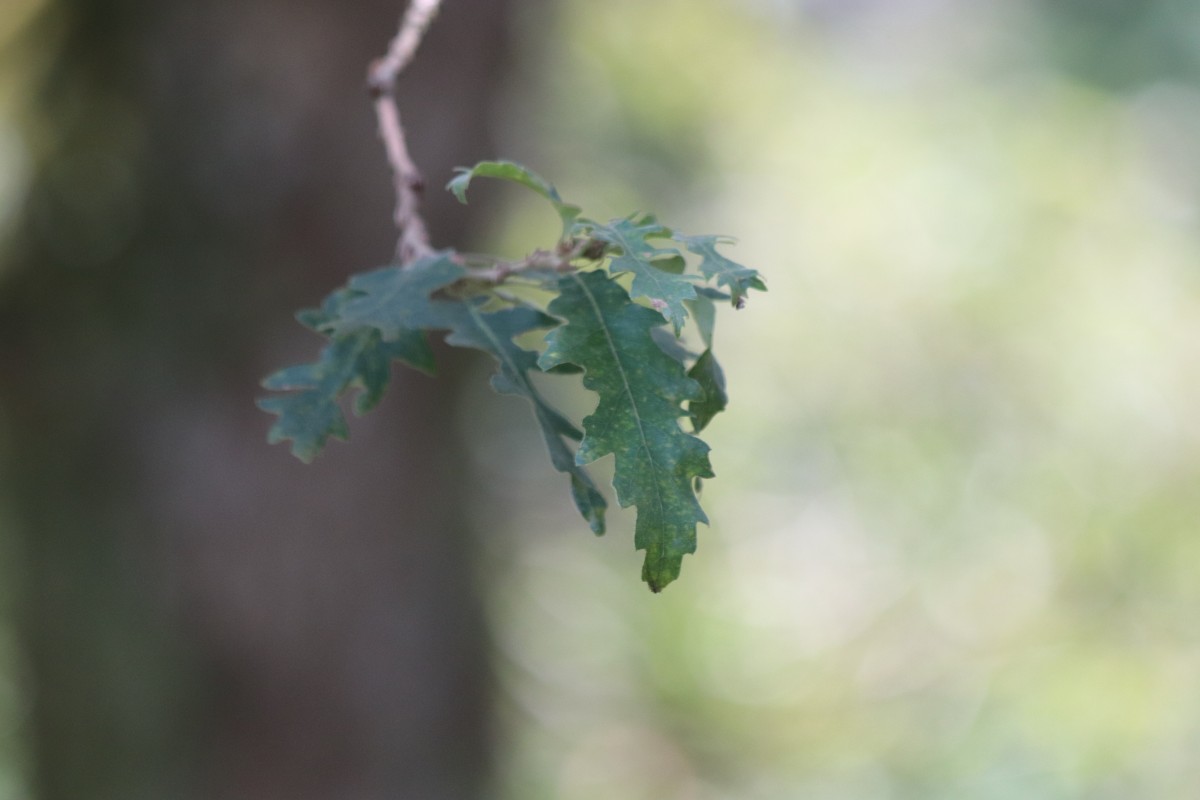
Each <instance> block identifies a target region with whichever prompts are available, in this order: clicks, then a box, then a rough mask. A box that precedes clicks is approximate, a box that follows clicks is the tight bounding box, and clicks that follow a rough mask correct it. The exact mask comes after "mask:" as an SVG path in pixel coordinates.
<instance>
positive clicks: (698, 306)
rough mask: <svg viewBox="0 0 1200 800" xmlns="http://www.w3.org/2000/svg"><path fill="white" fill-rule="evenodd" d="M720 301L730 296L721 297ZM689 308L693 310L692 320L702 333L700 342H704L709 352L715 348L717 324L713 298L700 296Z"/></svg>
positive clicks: (689, 304) (690, 303)
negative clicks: (714, 334) (714, 330)
mask: <svg viewBox="0 0 1200 800" xmlns="http://www.w3.org/2000/svg"><path fill="white" fill-rule="evenodd" d="M718 294H720V293H719V292H718ZM718 299H720V300H728V299H729V295H721V297H720V298H718ZM688 308H689V309H691V312H692V319H694V320H696V328H697V329H699V331H700V340H701V341H702V342H704V346H705V347H707V348H708V349H709V350H711V349H712V346H713V328H714V327H716V324H717V307H716V305H714V304H713V298H712V297H710V296H708V295H707V294H700V295H699V296H698V297H697V298H696V299H695V300H692V301H691V302H689V303H688Z"/></svg>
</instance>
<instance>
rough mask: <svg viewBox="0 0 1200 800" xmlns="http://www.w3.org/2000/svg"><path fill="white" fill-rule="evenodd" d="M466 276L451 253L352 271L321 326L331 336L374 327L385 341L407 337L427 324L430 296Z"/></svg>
mask: <svg viewBox="0 0 1200 800" xmlns="http://www.w3.org/2000/svg"><path fill="white" fill-rule="evenodd" d="M465 275H466V270H464V269H463V268H462V267H461V266H459V265H458V264H456V263H455V262H454V261H453V260H451V258H450V254H449V252H441V253H435V254H433V255H429V256H426V257H425V258H421V259H418V260H417V261H414V262H413V263H411V264H409V265H408V266H407V267H383V268H382V269H377V270H373V271H371V272H365V273H362V274H361V275H356V276H354V277H353V278H351V279H350V284H349V287H348V291H347V290H343V292H342V293H341V298H342V299H341V300H340V302H339V303H338V304H337V306H336V308H334V309H332V311H331V312H330V314H329V318H328V320H327V321H326V322H325V323H324V324H323V325H321V326H320V329H321V330H322V331H323V332H325V333H328V334H330V335H333V336H340V335H345V334H349V333H355V332H357V331H361V330H376V331H378V332H379V335H380V338H382V339H383V340H384V341H385V342H390V341H394V340H396V339H401V338H404V337H405V336H410V335H411V334H412V333H414V332H415V331H418V330H420V329H421V328H426V327H429V325H428V323H429V319H428V316H427V315H428V311H429V296H430V295H431V294H432V293H433V292H435V291H437V290H438V289H441V288H443V287H445V286H448V285H450V284H452V283H454V282H455V281H457V280H459V279H460V278H462V277H463V276H465Z"/></svg>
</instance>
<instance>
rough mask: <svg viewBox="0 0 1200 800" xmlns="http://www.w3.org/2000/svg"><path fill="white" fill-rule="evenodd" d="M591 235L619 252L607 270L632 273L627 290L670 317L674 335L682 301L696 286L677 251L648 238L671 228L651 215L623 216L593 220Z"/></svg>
mask: <svg viewBox="0 0 1200 800" xmlns="http://www.w3.org/2000/svg"><path fill="white" fill-rule="evenodd" d="M591 235H592V236H593V238H595V239H599V240H600V241H602V242H605V243H607V244H609V245H612V246H613V247H615V248H617V249H618V250H619V251H620V252H619V253H617V254H615V255H613V257H612V261H611V262H610V263H609V266H608V271H609V272H611V273H612V274H613V275H619V274H621V273H622V272H632V273H633V285H632V286H631V287H630V293H631V294H632V295H633V296H634V297H645V298H647V299H648V300H650V301H651V303H653V304H654V306H655V308H657V309H659V310H660V311H661V312H662V315H663V316H664V317H666V318H667V319H668V320H670V322H671V325H672V326H674V328H675V335H676V336H678V335H679V332H680V331H681V330H682V329H683V323H684V321H685V320H687V309H686V308H685V307H684V301H686V300H691V299H692V298H694V297H695V296H696V287H695V286H693V285H692V281H694V280H695V277H694V276H691V275H684V274H682V270H681V269H680V266H681V265H680V261H681V260H682V259H681V257H680V255H679V251H678V250H676V249H675V248H674V247H658V246H657V245H654V244H652V243H651V242H649V241H648V240H649V239H667V238H669V237H670V236H671V230H670V229H669V228H665V227H663V226H662V225H660V224H658V223H657V222H655V221H654V219H653V218H652V217H643V218H640V219H635V218H633V217H627V218H625V219H618V220H613V221H612V222H611V223H609V224H608V225H600V224H598V223H594V224H593V228H592V232H591ZM676 270H678V271H676Z"/></svg>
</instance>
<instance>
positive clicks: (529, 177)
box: [446, 161, 579, 233]
mask: <svg viewBox="0 0 1200 800" xmlns="http://www.w3.org/2000/svg"><path fill="white" fill-rule="evenodd" d="M457 172H458V175H456V176H454V178H453V179H451V181H450V182H449V183H448V184H446V188H447V189H449V190H450V191H451V192H453V193H454V196H455V197H457V198H458V202H460V203H466V202H467V187H469V186H470V185H471V179H472V178H497V179H499V180H504V181H512V182H513V183H519V184H521V185H522V186H524V187H525V188H527V189H532V190H533V191H535V192H537V193H538V194H540V195H541V196H542V197H544V198H546V199H547V200H549V201H550V204H551V205H552V206H554V210H555V211H557V212H558V216H559V218H560V219H561V220H562V223H563V232H564V233H565V232H566V230H567V229H568V228H569V227H571V223H573V222H574V221H575V218H576V217H578V216H579V206H573V205H571V204H570V203H564V202H563V199H562V198H561V197H559V194H558V190H557V189H555V188H554V185H553V184H551V183H550V181H548V180H546V179H545V178H543V177H542V176H541V175H538V174H537V173H536V172H534V171H533V170H531V169H528V168H526V167H523V166H522V165H520V164H516V163H514V162H512V161H480V162H479V163H478V164H476V165H475V166H473V167H471V168H470V169H467V168H466V167H459V168H458V170H457Z"/></svg>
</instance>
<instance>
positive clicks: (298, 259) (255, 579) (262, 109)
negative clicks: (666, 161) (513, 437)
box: [0, 0, 510, 800]
mask: <svg viewBox="0 0 1200 800" xmlns="http://www.w3.org/2000/svg"><path fill="white" fill-rule="evenodd" d="M509 6H510V4H509V3H508V2H497V0H452V2H448V3H447V4H446V8H445V9H444V10H443V13H442V16H441V17H440V18H439V19H438V20H437V21H436V22H435V24H434V26H433V28H432V29H431V32H430V35H429V37H428V38H427V40H426V42H425V45H424V47H423V48H422V51H421V53H420V54H419V55H418V58H417V61H416V63H415V64H414V65H413V67H412V68H411V69H410V71H409V73H407V74H406V75H405V76H404V77H403V78H402V80H401V87H400V88H401V94H400V104H401V111H402V113H403V114H404V117H405V121H406V124H407V127H408V128H409V131H410V146H411V148H412V150H413V152H414V156H415V158H416V160H417V162H418V164H419V165H420V166H421V167H422V169H423V170H424V171H425V173H426V175H427V177H428V183H429V185H430V186H431V187H433V188H432V191H431V192H430V196H429V198H428V201H427V206H426V208H427V211H428V216H429V217H430V224H431V229H432V233H433V238H434V243H435V245H447V244H450V243H452V242H454V243H462V237H463V235H464V233H465V232H466V230H467V229H466V228H465V227H464V225H463V224H461V223H465V222H466V221H467V219H466V216H465V215H466V212H465V211H463V210H461V207H457V206H455V207H453V208H452V207H451V202H450V201H449V200H448V199H447V198H444V197H443V196H442V194H443V193H441V192H440V191H438V190H437V187H439V186H440V185H441V184H442V183H443V182H444V180H445V179H446V178H447V177H448V175H449V169H450V167H451V166H452V165H453V164H468V163H472V162H473V161H474V160H476V159H478V158H481V157H485V156H491V155H494V153H493V152H492V148H491V146H490V144H489V141H488V134H487V131H488V125H487V119H486V113H487V111H488V110H489V108H490V107H491V105H492V103H491V98H493V97H494V95H495V93H496V91H497V89H498V81H500V80H501V77H502V75H503V73H504V68H505V64H506V63H507V52H506V47H507V38H506V30H507V21H506V20H507V16H508V14H509V13H510V8H509ZM402 10H403V3H402V2H401V0H387V1H386V2H384V0H368V2H360V3H355V4H345V3H337V2H317V1H316V0H309V1H308V2H296V1H295V0H215V1H214V2H206V3H191V2H185V0H53V1H52V2H50V4H49V7H48V10H47V12H46V13H45V14H44V18H43V19H42V21H41V23H40V24H39V25H37V26H35V28H34V29H33V30H32V31H31V33H30V35H29V36H28V37H27V39H26V42H25V45H24V47H25V50H24V51H23V55H24V56H25V57H29V58H36V59H45V60H46V63H47V64H48V66H47V67H46V68H45V69H44V72H43V77H44V80H43V82H42V83H41V84H40V85H39V86H37V87H35V89H34V90H33V91H31V93H30V107H31V108H30V123H29V130H30V131H31V132H32V133H33V136H32V137H31V140H30V141H31V143H32V145H33V146H34V148H35V149H34V153H33V155H34V157H35V159H36V161H35V168H36V170H37V172H36V175H35V179H34V183H33V189H32V191H31V194H30V197H29V200H28V204H27V213H26V217H25V225H24V226H23V230H22V233H21V235H20V236H19V237H18V240H17V242H16V243H15V247H14V248H12V255H13V256H14V257H13V258H12V259H11V263H10V264H9V265H8V266H7V267H6V268H5V270H4V272H3V273H0V279H2V282H0V374H2V375H3V378H2V380H0V404H2V406H0V410H2V413H3V428H0V446H2V447H3V454H4V456H5V459H6V466H5V476H4V477H5V480H6V483H7V485H8V491H9V493H10V494H11V502H12V505H13V509H12V513H13V516H14V519H15V520H16V523H17V526H18V531H17V535H18V537H19V552H20V557H21V559H22V565H21V566H22V572H23V574H24V575H25V576H26V580H25V584H24V592H23V595H22V598H23V604H22V606H21V609H20V612H19V624H20V628H21V631H22V636H23V642H22V644H23V648H24V655H25V660H26V662H27V664H28V669H29V676H28V677H29V685H28V690H29V694H30V697H31V703H32V705H31V710H30V717H29V719H28V720H27V726H28V732H29V736H30V739H31V742H32V750H33V755H34V759H35V766H34V769H33V774H32V781H33V784H34V791H35V794H36V796H37V797H39V798H43V800H60V798H61V800H68V799H69V800H84V799H86V798H97V797H100V798H120V800H137V799H138V798H154V799H155V800H161V798H186V797H204V798H256V799H257V798H280V800H282V799H283V798H287V800H304V799H305V798H338V800H350V799H353V798H385V797H386V798H421V800H437V798H468V797H474V796H477V795H478V793H479V791H480V788H481V786H482V779H483V777H484V775H485V773H486V767H487V725H486V722H487V720H486V710H487V706H488V703H487V689H488V680H489V678H488V673H487V669H486V663H485V647H484V637H483V625H482V615H481V613H480V612H481V610H480V602H479V596H478V592H477V588H476V584H475V581H474V580H473V575H472V540H471V536H470V535H469V532H468V528H467V520H466V516H465V512H464V492H465V490H466V486H465V484H466V481H465V480H464V478H463V476H464V472H465V467H464V464H463V463H462V459H461V456H460V453H459V450H458V447H457V445H456V443H455V440H454V422H453V419H452V415H453V411H454V406H455V395H454V393H455V390H456V373H457V372H458V371H459V367H460V366H461V356H455V355H454V354H449V353H445V352H443V353H441V355H442V356H443V358H442V362H443V365H444V369H443V372H444V374H443V376H442V377H441V378H439V379H437V380H430V379H428V378H425V377H423V376H419V375H416V374H415V373H410V372H398V373H397V374H396V377H395V381H394V383H393V390H392V393H391V396H390V398H389V400H388V401H387V402H385V404H384V406H383V407H381V408H380V409H379V410H378V411H377V412H375V413H374V414H373V415H372V416H371V417H369V418H367V419H365V420H362V421H360V422H358V423H356V424H352V429H353V439H352V441H351V443H350V444H348V445H347V444H342V443H334V444H332V445H331V448H330V450H328V451H327V452H326V454H325V455H324V456H322V458H321V459H319V460H318V462H317V463H316V464H314V465H312V466H308V467H306V466H304V465H302V464H300V463H298V462H296V461H295V460H293V459H292V458H291V457H290V456H289V455H288V453H287V451H286V448H285V447H282V446H276V447H268V446H267V445H266V444H265V442H264V434H265V431H266V429H267V427H268V425H269V424H270V418H269V417H267V416H266V415H264V414H262V413H261V412H259V411H257V410H256V409H255V408H254V407H253V399H254V397H255V396H256V394H257V393H258V391H259V390H258V388H257V381H258V379H259V378H260V377H261V376H262V375H263V374H266V373H267V372H269V371H271V370H273V369H275V368H277V367H279V366H283V365H284V364H287V363H295V362H296V361H299V360H307V359H309V358H311V357H312V356H313V355H315V353H316V352H317V349H318V348H319V346H320V340H319V339H318V338H317V337H315V336H313V335H312V334H309V333H307V332H306V331H304V330H303V329H302V328H300V327H299V326H298V325H296V324H294V323H293V322H292V321H291V312H292V310H294V309H295V308H297V307H300V306H303V305H306V304H308V305H311V304H315V303H316V302H317V301H319V299H320V297H321V296H322V295H323V294H324V293H325V292H326V291H328V290H330V289H332V288H334V287H335V286H336V285H338V284H340V283H341V282H342V281H343V280H344V279H345V277H346V276H347V275H348V274H349V273H350V272H352V271H356V270H360V269H364V268H368V267H372V266H376V265H378V264H380V263H384V262H386V261H387V260H388V259H389V257H390V255H391V252H392V248H393V246H394V241H395V234H394V231H392V230H391V229H390V227H389V221H390V216H391V204H392V197H391V194H390V191H391V190H390V182H389V181H390V178H389V175H388V173H387V169H386V163H385V161H384V158H383V153H382V150H381V148H380V146H379V143H378V141H377V138H376V136H375V132H374V119H373V117H372V115H371V107H370V104H369V102H368V100H367V99H366V96H365V93H364V92H363V90H362V86H363V77H364V75H365V70H366V65H367V63H368V61H369V60H370V59H371V58H373V57H375V56H377V55H379V54H381V53H382V52H383V50H384V48H385V46H386V44H387V41H388V39H389V38H390V36H391V35H392V34H393V32H394V30H395V25H396V23H397V21H398V19H399V16H400V14H401V12H402ZM52 52H53V53H56V55H54V56H52V57H46V56H45V54H46V53H52ZM21 56H22V53H18V54H16V56H14V55H13V54H9V57H21ZM447 212H451V213H449V214H448V213H447ZM455 220H457V221H458V222H457V223H456V222H455Z"/></svg>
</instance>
